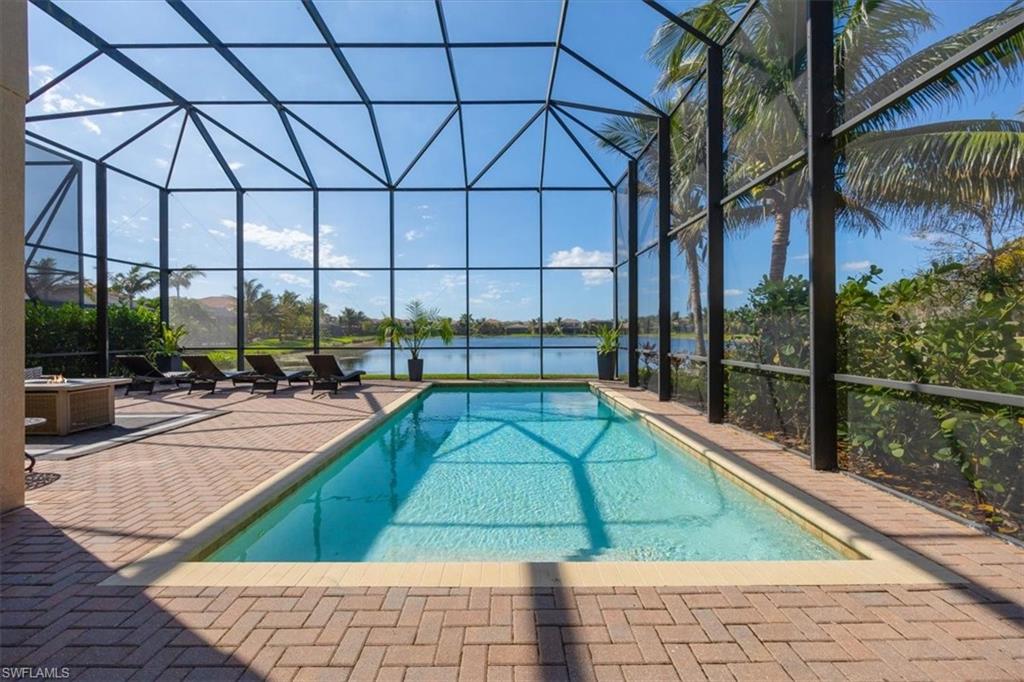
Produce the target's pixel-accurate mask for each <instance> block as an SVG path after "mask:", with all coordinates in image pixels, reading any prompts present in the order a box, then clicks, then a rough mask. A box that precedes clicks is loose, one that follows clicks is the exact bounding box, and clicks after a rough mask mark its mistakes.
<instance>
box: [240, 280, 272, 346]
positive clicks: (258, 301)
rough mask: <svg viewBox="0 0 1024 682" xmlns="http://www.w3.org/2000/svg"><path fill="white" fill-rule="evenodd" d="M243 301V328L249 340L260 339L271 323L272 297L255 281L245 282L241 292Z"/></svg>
mask: <svg viewBox="0 0 1024 682" xmlns="http://www.w3.org/2000/svg"><path fill="white" fill-rule="evenodd" d="M242 297H243V300H244V301H245V327H246V336H247V337H248V338H249V339H256V338H259V337H260V334H261V333H262V332H265V331H266V329H267V327H269V325H270V324H271V323H272V322H273V317H274V295H273V294H272V293H270V292H269V291H267V290H266V289H264V288H263V285H262V284H260V282H259V280H257V279H249V280H246V281H245V284H244V285H243V292H242Z"/></svg>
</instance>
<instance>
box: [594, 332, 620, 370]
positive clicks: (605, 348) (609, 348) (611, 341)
mask: <svg viewBox="0 0 1024 682" xmlns="http://www.w3.org/2000/svg"><path fill="white" fill-rule="evenodd" d="M594 336H596V337H597V378H598V379H603V380H610V379H614V378H615V360H616V358H617V357H618V354H619V328H618V327H598V329H597V331H595V332H594Z"/></svg>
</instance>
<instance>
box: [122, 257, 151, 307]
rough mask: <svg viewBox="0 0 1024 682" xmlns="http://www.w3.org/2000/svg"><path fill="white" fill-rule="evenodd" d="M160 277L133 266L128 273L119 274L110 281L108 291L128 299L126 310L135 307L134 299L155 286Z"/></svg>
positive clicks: (140, 267)
mask: <svg viewBox="0 0 1024 682" xmlns="http://www.w3.org/2000/svg"><path fill="white" fill-rule="evenodd" d="M159 279H160V276H159V275H158V274H157V273H156V272H155V271H153V270H149V271H148V272H142V266H141V265H133V266H132V267H131V269H129V270H128V272H119V273H117V274H116V275H114V276H113V277H112V278H111V280H110V290H111V291H113V292H114V293H116V294H117V295H118V296H123V297H124V298H126V299H128V308H129V309H130V308H133V307H135V297H136V296H138V295H139V294H143V293H145V292H147V291H149V290H150V289H152V288H153V287H155V286H156V285H157V282H158V281H159Z"/></svg>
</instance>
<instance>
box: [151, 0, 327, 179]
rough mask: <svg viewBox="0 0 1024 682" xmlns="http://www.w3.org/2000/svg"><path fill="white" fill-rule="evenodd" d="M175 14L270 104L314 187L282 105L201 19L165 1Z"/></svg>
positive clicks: (180, 5)
mask: <svg viewBox="0 0 1024 682" xmlns="http://www.w3.org/2000/svg"><path fill="white" fill-rule="evenodd" d="M167 4H169V5H170V6H171V7H172V8H173V9H174V11H175V12H177V13H178V15H179V16H181V18H182V19H184V20H185V23H187V24H188V25H189V26H191V27H192V29H193V30H194V31H195V32H196V33H198V34H199V35H201V36H202V37H203V39H204V40H205V41H206V42H207V43H208V44H209V45H210V46H211V47H212V48H213V49H214V50H215V51H216V52H217V54H219V55H220V56H221V58H222V59H223V60H224V61H226V62H227V63H228V64H229V65H230V66H231V68H233V69H234V70H235V71H237V72H238V74H239V75H240V76H241V77H242V78H244V79H245V81H246V82H247V83H248V84H249V85H251V86H252V87H253V89H254V90H255V91H256V92H258V93H260V95H261V96H262V97H263V99H265V100H266V101H267V102H268V103H270V104H271V105H272V106H273V107H274V109H275V110H276V111H277V115H278V116H279V117H280V119H281V125H283V126H284V129H285V132H286V133H287V135H288V139H289V141H290V142H291V144H292V148H293V149H294V150H295V155H296V156H297V157H298V159H299V163H300V164H301V165H302V170H303V172H304V173H305V174H306V180H305V182H306V183H307V184H309V185H312V186H316V180H315V179H314V178H313V173H312V171H310V169H309V164H308V163H306V156H305V154H303V153H302V147H300V146H299V142H298V140H296V139H295V131H294V130H292V124H291V122H290V121H289V120H288V117H287V116H285V115H284V111H283V108H284V107H283V105H282V104H281V102H280V101H279V100H278V99H277V97H276V96H275V95H274V93H272V92H271V91H270V89H269V88H267V86H266V85H264V84H263V82H262V81H261V80H260V79H259V78H257V77H256V74H254V73H253V72H252V71H250V70H249V67H247V66H246V65H245V64H243V63H242V61H241V60H240V59H239V58H238V57H236V56H235V53H234V52H232V51H231V50H230V49H228V48H227V47H225V45H224V43H223V42H222V41H221V39H220V38H218V37H217V35H216V34H215V33H214V32H213V31H212V30H211V29H210V27H209V26H207V25H206V24H205V23H204V22H203V20H202V19H200V18H199V17H198V16H196V14H195V13H194V12H193V11H192V10H191V9H189V8H188V6H187V5H186V4H185V3H184V2H183V1H182V0H167Z"/></svg>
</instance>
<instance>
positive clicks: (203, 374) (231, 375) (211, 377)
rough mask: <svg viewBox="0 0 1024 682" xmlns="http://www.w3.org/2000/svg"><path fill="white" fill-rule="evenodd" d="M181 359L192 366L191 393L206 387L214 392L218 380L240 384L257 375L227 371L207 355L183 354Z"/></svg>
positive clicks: (189, 381)
mask: <svg viewBox="0 0 1024 682" xmlns="http://www.w3.org/2000/svg"><path fill="white" fill-rule="evenodd" d="M181 359H182V360H184V361H185V364H186V365H188V366H189V367H191V368H192V373H191V374H190V375H189V376H188V378H187V380H188V392H189V393H192V390H193V389H196V388H206V389H209V390H210V393H213V392H214V391H216V390H217V382H219V381H230V382H231V383H232V384H233V385H235V386H238V384H247V383H250V382H252V381H253V379H254V378H255V376H256V375H255V374H254V373H252V372H249V371H243V372H236V371H228V372H225V371H224V370H222V369H221V368H220V367H218V366H217V365H215V364H213V360H211V359H210V358H209V357H207V356H205V355H182V356H181Z"/></svg>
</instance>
